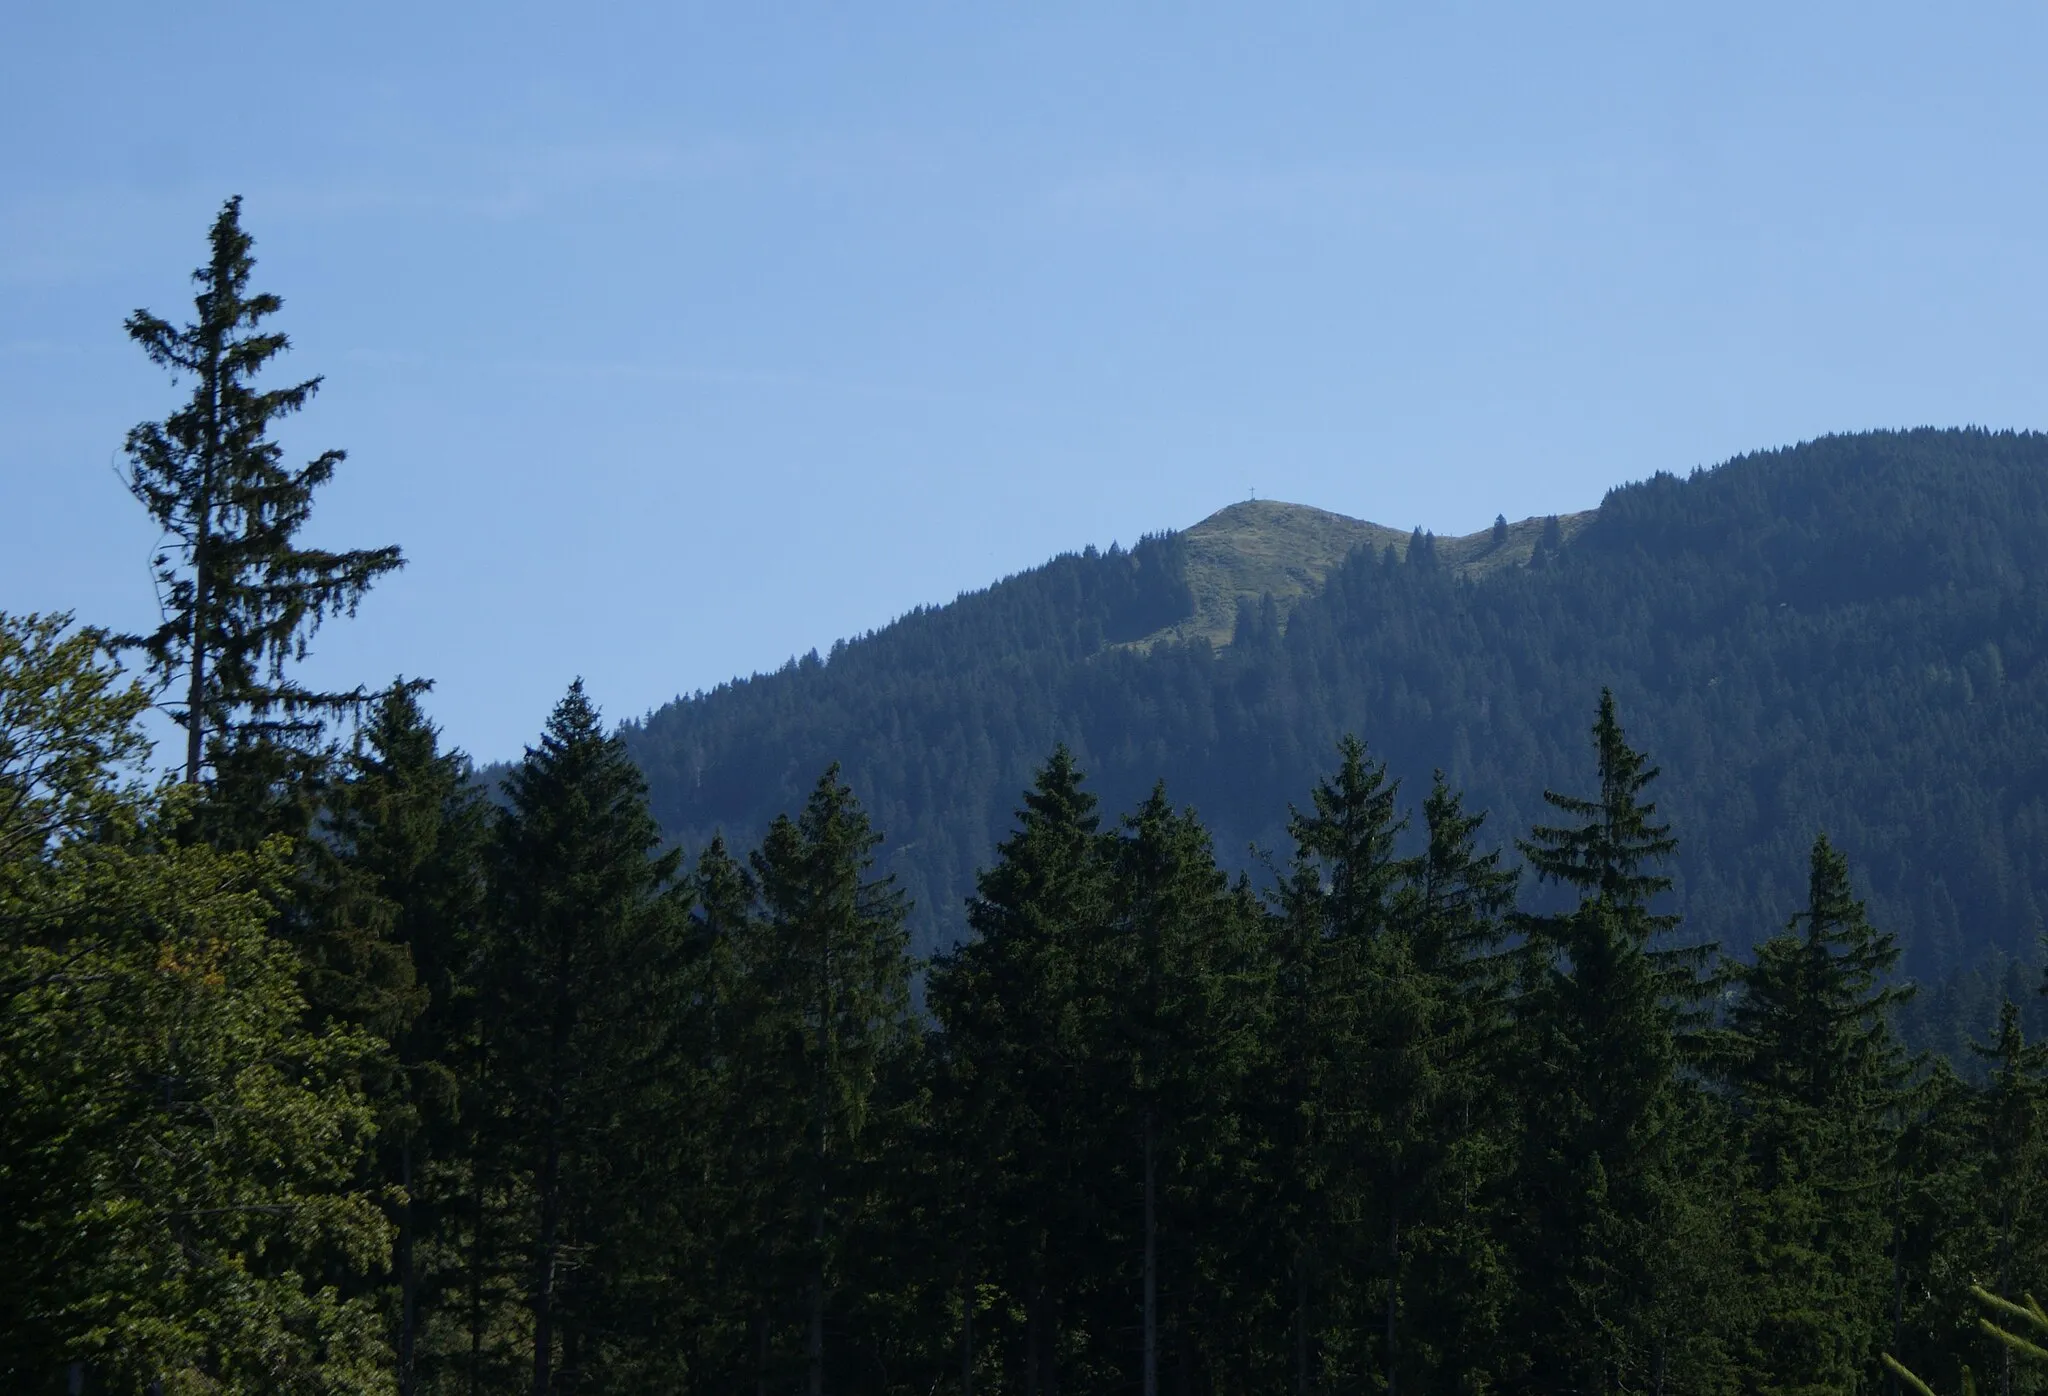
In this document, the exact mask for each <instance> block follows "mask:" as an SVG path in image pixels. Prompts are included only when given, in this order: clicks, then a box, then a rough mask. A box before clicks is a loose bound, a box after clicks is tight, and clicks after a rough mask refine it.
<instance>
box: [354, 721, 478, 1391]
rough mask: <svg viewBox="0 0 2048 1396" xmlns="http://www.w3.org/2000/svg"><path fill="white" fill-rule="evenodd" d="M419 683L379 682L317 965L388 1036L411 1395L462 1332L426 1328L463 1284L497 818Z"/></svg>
mask: <svg viewBox="0 0 2048 1396" xmlns="http://www.w3.org/2000/svg"><path fill="white" fill-rule="evenodd" d="M419 689H420V686H419V685H415V684H408V683H394V684H392V685H391V687H390V688H388V689H386V690H385V691H384V693H383V694H382V695H381V696H380V697H379V698H378V700H377V702H376V705H375V707H374V708H373V710H372V711H371V714H370V718H369V721H368V722H367V723H366V724H365V725H364V727H363V729H362V731H361V732H360V733H358V736H357V741H356V745H355V748H354V749H353V751H351V753H350V754H349V756H348V758H347V759H346V761H345V763H344V779H342V780H341V781H339V782H337V783H336V784H335V786H334V787H333V788H332V790H331V792H330V796H329V808H330V813H329V816H328V832H329V835H330V839H329V843H328V846H329V847H330V848H331V851H332V855H333V860H332V864H331V870H332V873H333V877H332V878H331V885H332V887H333V890H334V893H335V897H336V900H337V901H338V902H339V903H340V904H341V905H340V914H338V915H333V916H330V917H329V918H327V920H326V922H325V924H326V927H327V928H328V930H329V934H328V935H327V936H325V937H323V939H322V941H321V942H320V943H319V944H317V945H316V947H315V950H316V952H324V956H325V958H326V960H327V963H326V964H325V965H324V966H321V967H319V968H316V971H315V972H316V973H322V972H324V973H326V974H327V975H330V976H332V977H334V978H336V979H339V980H341V981H342V985H343V987H341V988H340V989H339V990H338V991H335V992H330V993H329V994H328V995H326V996H325V997H327V998H329V999H331V1000H340V999H343V998H344V995H347V996H348V997H349V998H352V999H353V1001H352V1002H349V1003H348V1005H347V1006H348V1009H349V1012H348V1013H347V1017H348V1020H349V1021H352V1022H356V1023H359V1024H361V1025H363V1026H365V1027H367V1028H369V1029H370V1030H371V1031H373V1032H374V1033H376V1034H377V1036H378V1037H379V1038H380V1039H382V1040H383V1041H384V1042H385V1043H387V1044H388V1046H387V1047H386V1049H385V1051H384V1052H383V1053H381V1054H380V1057H381V1060H380V1062H379V1064H378V1065H379V1069H378V1070H377V1071H376V1072H375V1073H374V1076H373V1080H372V1082H371V1085H372V1098H373V1100H374V1101H375V1102H376V1104H377V1105H378V1107H379V1112H380V1114H381V1116H382V1126H383V1128H382V1131H381V1133H382V1136H383V1140H382V1148H381V1151H380V1159H379V1163H380V1165H381V1168H382V1171H383V1174H384V1178H385V1180H386V1181H387V1182H388V1183H389V1184H390V1185H392V1186H394V1187H395V1188H396V1190H397V1191H396V1194H395V1196H396V1203H395V1209H394V1215H393V1217H392V1220H393V1222H394V1224H395V1226H396V1228H397V1241H396V1249H395V1252H394V1255H393V1261H392V1270H393V1280H394V1283H395V1285H396V1288H397V1294H396V1296H395V1307H396V1312H395V1314H394V1319H393V1328H394V1343H393V1346H394V1348H395V1350H396V1357H397V1364H398V1366H397V1370H398V1387H399V1391H400V1393H401V1396H412V1393H413V1392H414V1391H415V1390H418V1389H421V1386H422V1384H423V1383H424V1384H426V1385H427V1386H429V1387H430V1386H431V1385H432V1382H433V1378H434V1376H435V1374H436V1372H437V1370H438V1369H439V1368H441V1367H444V1366H447V1365H448V1364H449V1363H451V1362H452V1361H454V1360H455V1357H454V1353H453V1352H452V1351H451V1350H450V1349H451V1342H450V1340H451V1338H452V1334H450V1333H442V1334H440V1335H428V1334H426V1333H425V1332H424V1329H425V1327H426V1325H427V1323H428V1321H429V1320H430V1319H431V1318H432V1317H434V1316H435V1314H436V1313H437V1311H439V1310H442V1309H444V1308H448V1307H450V1306H451V1302H452V1299H453V1296H454V1295H456V1294H458V1293H459V1292H460V1288H461V1275H460V1269H459V1266H458V1265H457V1264H456V1263H455V1257H456V1256H458V1255H459V1254H460V1253H461V1250H462V1247H461V1244H460V1240H461V1238H460V1233H459V1227H460V1225H461V1222H462V1207H461V1201H462V1197H463V1195H464V1192H465V1188H464V1182H465V1180H466V1158H465V1155H466V1151H467V1150H466V1143H465V1140H466V1134H465V1132H464V1130H463V1128H462V1119H461V1112H460V1109H459V1095H460V1074H464V1073H468V1072H470V1071H472V1070H473V1068H474V1065H475V1062H474V1055H475V1010H476V989H477V986H476V984H475V982H474V972H473V971H474V963H473V961H474V958H475V955H476V952H477V949H478V946H477V930H478V923H479V921H480V919H481V912H482V904H483V891H484V887H483V878H484V863H485V858H484V852H485V847H484V845H485V834H486V829H487V826H486V822H485V817H484V806H483V802H482V799H481V796H480V794H479V793H478V792H477V791H476V790H475V788H474V787H473V785H472V784H471V778H470V767H469V762H468V760H467V758H465V757H464V756H463V755H462V754H461V753H459V752H444V751H442V750H441V749H440V741H439V733H438V732H437V731H436V729H435V728H434V726H433V724H432V723H431V722H429V721H428V720H427V717H426V714H425V713H424V712H422V711H421V709H420V705H419V700H418V696H417V695H418V692H419ZM351 989H352V990H354V991H355V992H354V993H353V994H348V991H349V990H351ZM366 989H367V990H369V991H370V992H368V993H365V992H363V991H364V990H366ZM379 991H381V992H379ZM317 992H318V990H317V989H316V993H317ZM437 1337H438V1341H437Z"/></svg>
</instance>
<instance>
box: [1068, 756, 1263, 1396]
mask: <svg viewBox="0 0 2048 1396" xmlns="http://www.w3.org/2000/svg"><path fill="white" fill-rule="evenodd" d="M1109 857H1110V860H1111V883H1110V916H1109V920H1108V931H1109V936H1108V939H1107V941H1106V942H1105V944H1104V945H1103V946H1102V953H1100V954H1098V955H1095V956H1092V957H1090V959H1089V961H1088V962H1087V963H1085V964H1084V968H1083V974H1084V976H1086V978H1085V979H1084V983H1083V986H1082V998H1083V1001H1084V1002H1087V1003H1091V1004H1095V1005H1100V1006H1101V1007H1102V1008H1103V1009H1106V1010H1108V1011H1106V1012H1099V1013H1098V1014H1096V1015H1092V1016H1095V1018H1096V1022H1097V1023H1098V1024H1099V1029H1098V1030H1099V1031H1100V1032H1101V1033H1102V1038H1101V1045H1100V1047H1099V1048H1098V1049H1096V1051H1095V1052H1094V1053H1093V1056H1094V1057H1095V1060H1096V1063H1097V1070H1098V1072H1099V1073H1100V1074H1099V1077H1098V1080H1099V1082H1100V1085H1099V1086H1098V1087H1097V1090H1098V1091H1099V1093H1100V1094H1099V1096H1098V1099H1099V1100H1100V1101H1101V1104H1102V1119H1103V1121H1104V1123H1105V1124H1107V1125H1109V1126H1110V1127H1111V1128H1112V1129H1114V1130H1115V1131H1116V1134H1117V1135H1120V1136H1121V1140H1122V1143H1123V1149H1122V1154H1123V1157H1122V1159H1121V1160H1120V1162H1121V1164H1122V1167H1121V1169H1120V1170H1119V1171H1121V1172H1123V1173H1124V1176H1126V1177H1129V1178H1130V1179H1131V1180H1132V1182H1133V1183H1134V1184H1135V1186H1133V1187H1132V1188H1131V1189H1130V1191H1131V1193H1132V1194H1134V1196H1132V1197H1131V1199H1130V1201H1131V1202H1132V1203H1135V1204H1136V1209H1135V1210H1136V1216H1135V1218H1134V1219H1133V1220H1134V1221H1135V1223H1136V1224H1135V1226H1133V1227H1131V1228H1129V1230H1126V1231H1125V1232H1124V1234H1125V1235H1126V1236H1127V1237H1128V1238H1129V1243H1130V1245H1131V1250H1132V1251H1134V1252H1135V1255H1134V1256H1133V1258H1134V1259H1135V1260H1136V1261H1137V1264H1136V1265H1135V1266H1134V1267H1133V1268H1134V1269H1135V1271H1136V1274H1135V1276H1134V1278H1135V1279H1136V1281H1137V1285H1136V1289H1137V1291H1138V1293H1137V1296H1136V1297H1137V1299H1138V1303H1137V1305H1136V1318H1137V1339H1138V1343H1137V1347H1138V1351H1137V1353H1136V1354H1135V1356H1136V1358H1137V1362H1136V1364H1135V1365H1136V1367H1137V1377H1138V1387H1139V1389H1140V1390H1141V1391H1142V1392H1144V1393H1145V1396H1157V1392H1158V1390H1159V1382H1160V1377H1161V1372H1162V1370H1163V1369H1164V1368H1165V1367H1166V1365H1167V1364H1168V1363H1169V1362H1170V1363H1171V1364H1172V1365H1173V1366H1174V1368H1176V1381H1177V1384H1178V1385H1181V1386H1183V1387H1189V1386H1192V1385H1193V1384H1194V1383H1195V1381H1196V1380H1197V1379H1198V1376H1197V1371H1196V1369H1197V1366H1198V1364H1199V1362H1200V1356H1201V1347H1202V1342H1201V1336H1200V1333H1199V1332H1198V1331H1197V1316H1198V1314H1200V1312H1201V1308H1202V1307H1204V1305H1203V1303H1202V1301H1203V1299H1204V1297H1205V1296H1204V1295H1203V1294H1202V1293H1201V1287H1200V1286H1199V1285H1198V1283H1197V1280H1198V1277H1199V1275H1200V1272H1201V1269H1202V1268H1203V1267H1202V1258H1203V1256H1204V1255H1205V1252H1207V1251H1208V1250H1209V1246H1208V1245H1207V1244H1206V1243H1207V1242H1209V1241H1210V1240H1211V1239H1212V1238H1211V1236H1210V1235H1209V1234H1208V1232H1209V1231H1210V1230H1211V1229H1212V1228H1215V1227H1216V1225H1217V1220H1218V1215H1217V1214H1218V1212H1219V1210H1220V1208H1219V1207H1218V1205H1217V1204H1218V1202H1219V1201H1220V1199H1219V1198H1218V1197H1217V1187H1218V1179H1219V1175H1220V1174H1221V1173H1223V1172H1224V1171H1225V1170H1226V1169H1227V1168H1228V1167H1229V1160H1230V1159H1231V1158H1232V1156H1233V1155H1234V1153H1235V1152H1236V1150H1235V1147H1234V1146H1235V1143H1236V1139H1235V1136H1236V1135H1237V1133H1238V1132H1239V1129H1240V1120H1239V1118H1238V1112H1237V1110H1236V1106H1237V1099H1238V1083H1239V1080H1240V1079H1241V1077H1242V1075H1243V1073H1244V1071H1245V1070H1246V1069H1247V1067H1248V1065H1249V1062H1250V1060H1251V1054H1250V1051H1249V1048H1250V1046H1251V1043H1250V1037H1251V1034H1252V1033H1253V1032H1254V1031H1255V1030H1256V1029H1257V1027H1258V1020H1257V1017H1256V1014H1255V1009H1256V1005H1257V1003H1258V1001H1259V998H1260V997H1261V995H1260V994H1259V993H1258V992H1257V991H1256V988H1255V986H1254V982H1253V975H1254V973H1255V965H1254V946H1253V943H1252V939H1251V934H1250V933H1251V931H1252V928H1253V925H1254V922H1253V918H1252V915H1251V909H1252V907H1251V902H1250V899H1249V893H1248V892H1240V893H1238V894H1233V893H1232V892H1231V890H1230V888H1229V886H1228V884H1227V882H1226V880H1225V878H1224V876H1223V873H1222V872H1221V870H1219V869H1218V868H1217V866H1216V861H1215V854H1214V851H1213V849H1212V848H1211V846H1210V842H1209V835H1208V831H1207V830H1205V829H1204V828H1203V827H1202V826H1201V823H1200V821H1198V820H1197V819H1196V818H1195V817H1194V814H1193V812H1192V811H1179V810H1175V809H1174V808H1173V807H1172V806H1171V805H1170V804H1169V803H1168V802H1167V799H1166V794H1165V790H1164V788H1163V787H1157V786H1155V787H1154V789H1153V791H1152V794H1151V796H1150V797H1149V798H1147V799H1146V801H1145V802H1144V804H1142V805H1141V806H1139V808H1138V809H1137V810H1136V811H1135V812H1133V813H1132V814H1130V815H1128V816H1126V817H1125V820H1124V827H1123V829H1122V830H1121V831H1120V832H1119V834H1118V835H1117V836H1116V838H1115V840H1114V842H1113V843H1112V845H1111V848H1110V853H1109ZM1114 1138H1115V1135H1112V1140H1113V1139H1114ZM1107 1152H1108V1159H1109V1160H1115V1153H1116V1151H1115V1150H1114V1145H1113V1143H1112V1147H1111V1149H1110V1150H1109V1151H1107ZM1133 1232H1134V1233H1135V1234H1134V1235H1133V1234H1132V1233H1133ZM1162 1284H1165V1285H1166V1286H1169V1287H1170V1288H1169V1290H1168V1292H1167V1293H1166V1294H1162Z"/></svg>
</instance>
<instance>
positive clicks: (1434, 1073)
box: [1377, 771, 1518, 1389]
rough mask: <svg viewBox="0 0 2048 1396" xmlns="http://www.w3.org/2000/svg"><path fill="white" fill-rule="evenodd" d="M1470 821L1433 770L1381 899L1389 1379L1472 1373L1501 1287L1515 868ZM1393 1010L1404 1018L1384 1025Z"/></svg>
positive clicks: (1492, 1331) (1461, 1381) (1452, 1381)
mask: <svg viewBox="0 0 2048 1396" xmlns="http://www.w3.org/2000/svg"><path fill="white" fill-rule="evenodd" d="M1484 823H1485V816H1484V815H1483V814H1467V813H1466V812H1465V809H1464V805H1463V801H1462V800H1461V798H1460V797H1459V795H1458V794H1457V793H1456V792H1455V791H1453V790H1451V789H1450V788H1449V787H1448V786H1447V785H1445V783H1444V779H1443V772H1441V771H1438V772H1437V773H1436V775H1435V779H1434V781H1433V783H1432V785H1431V789H1430V793H1429V798H1428V800H1427V801H1425V802H1424V805H1423V827H1424V831H1425V834H1426V836H1427V839H1426V843H1425V845H1424V849H1423V852H1422V854H1421V855H1420V856H1419V857H1417V858H1416V859H1415V860H1414V861H1413V862H1412V863H1411V864H1410V865H1409V876H1408V881H1407V884H1406V885H1405V886H1404V887H1403V888H1402V889H1401V890H1400V893H1399V896H1398V898H1397V901H1396V903H1395V914H1394V916H1393V919H1392V927H1393V936H1392V937H1391V938H1390V939H1391V941H1392V943H1391V944H1390V946H1389V949H1390V950H1393V951H1394V952H1395V953H1393V954H1390V955H1387V956H1386V957H1384V963H1385V964H1386V966H1387V968H1388V970H1390V971H1393V972H1394V973H1395V974H1399V975H1403V976H1405V978H1406V980H1407V982H1406V984H1405V985H1403V984H1401V983H1400V982H1399V981H1398V980H1395V981H1394V982H1391V983H1388V984H1387V986H1386V988H1385V989H1384V990H1383V991H1382V992H1383V993H1385V994H1386V996H1387V997H1388V998H1389V999H1390V1000H1391V1001H1392V1003H1393V1004H1394V1006H1396V1007H1397V1008H1400V1009H1405V1010H1406V1011H1405V1012H1399V1013H1396V1014H1395V1015H1393V1016H1392V1018H1391V1021H1389V1022H1388V1023H1387V1024H1386V1025H1385V1026H1382V1027H1380V1028H1378V1029H1377V1033H1378V1035H1379V1037H1380V1041H1381V1043H1382V1045H1381V1048H1380V1052H1381V1055H1382V1056H1383V1057H1384V1058H1389V1059H1391V1060H1390V1066H1391V1067H1392V1070H1390V1072H1389V1075H1390V1077H1392V1079H1393V1080H1394V1081H1395V1082H1398V1083H1400V1084H1399V1085H1398V1086H1397V1087H1396V1088H1395V1089H1394V1090H1390V1091H1387V1092H1386V1093H1385V1095H1384V1096H1383V1099H1384V1101H1385V1105H1384V1106H1383V1107H1382V1108H1383V1113H1384V1117H1385V1119H1386V1125H1385V1126H1383V1129H1384V1131H1385V1132H1384V1134H1383V1135H1382V1139H1383V1141H1384V1142H1382V1143H1381V1144H1380V1146H1379V1148H1380V1151H1381V1154H1382V1158H1383V1160H1384V1162H1385V1163H1386V1164H1388V1165H1390V1167H1389V1168H1388V1176H1387V1180H1386V1203H1385V1206H1386V1215H1387V1219H1388V1222H1389V1226H1388V1234H1389V1256H1388V1275H1387V1281H1386V1283H1387V1288H1386V1291H1385V1293H1384V1294H1383V1296H1382V1305H1383V1312H1384V1313H1385V1315H1386V1319H1387V1325H1386V1332H1385V1343H1386V1348H1387V1352H1386V1355H1385V1358H1384V1361H1385V1367H1386V1372H1387V1376H1388V1384H1389V1387H1390V1388H1391V1387H1392V1386H1393V1385H1394V1382H1395V1381H1396V1379H1397V1378H1403V1377H1405V1381H1404V1382H1403V1384H1404V1385H1405V1386H1407V1387H1408V1388H1409V1389H1436V1388H1438V1387H1442V1386H1447V1385H1449V1386H1455V1387H1458V1388H1459V1389H1470V1388H1472V1387H1474V1386H1476V1385H1478V1384H1479V1383H1480V1382H1481V1381H1483V1380H1484V1378H1485V1376H1486V1374H1487V1372H1488V1370H1489V1366H1490V1359H1491V1358H1492V1357H1493V1346H1494V1340H1495V1338H1496V1335H1497V1327H1498V1323H1499V1317H1500V1309H1501V1305H1502V1302H1503V1299H1504V1284H1505V1274H1504V1270H1505V1266H1504V1258H1503V1257H1502V1256H1501V1254H1500V1248H1499V1245H1498V1242H1497V1240H1496V1238H1495V1233H1496V1227H1497V1222H1498V1217H1497V1215H1496V1213H1497V1209H1498V1204H1499V1201H1500V1190H1501V1188H1502V1186H1503V1185H1504V1183H1505V1176H1504V1175H1505V1172H1506V1166H1507V1157H1506V1156H1507V1150H1508V1145H1509V1143H1510V1140H1509V1137H1508V1133H1507V1131H1506V1130H1504V1129H1503V1128H1502V1127H1501V1117H1502V1114H1503V1112H1504V1110H1505V1108H1506V1106H1507V1104H1508V1093H1507V1091H1506V1090H1505V1089H1504V1082H1503V1080H1502V1067H1503V1066H1504V1065H1505V1064H1506V1052H1505V1046H1506V1043H1505V1036H1506V1030H1507V1026H1508V1024H1507V1001H1506V989H1507V968H1508V966H1507V961H1506V958H1505V957H1504V956H1503V955H1502V953H1501V951H1500V946H1501V943H1502V940H1503V938H1504V936H1505V934H1506V923H1505V918H1506V917H1507V915H1508V913H1509V910H1510V908H1511V907H1512V905H1513V902H1514V896H1515V888H1516V884H1517V881H1518V877H1517V874H1516V873H1515V871H1514V870H1513V869H1510V868H1505V867H1503V866H1501V854H1500V852H1499V850H1497V849H1496V850H1489V851H1485V852H1482V851H1480V848H1479V845H1478V836H1479V831H1480V828H1481V826H1482V825H1483V824H1484ZM1403 1020H1407V1021H1410V1022H1412V1023H1413V1025H1414V1028H1413V1031H1412V1032H1408V1033H1405V1034H1403V1033H1400V1032H1399V1031H1398V1030H1399V1029H1400V1028H1401V1026H1402V1023H1403ZM1389 1028H1392V1029H1395V1030H1396V1032H1394V1033H1389V1031H1388V1029H1389ZM1396 1223H1405V1231H1404V1230H1403V1227H1402V1226H1401V1225H1397V1224H1396Z"/></svg>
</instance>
